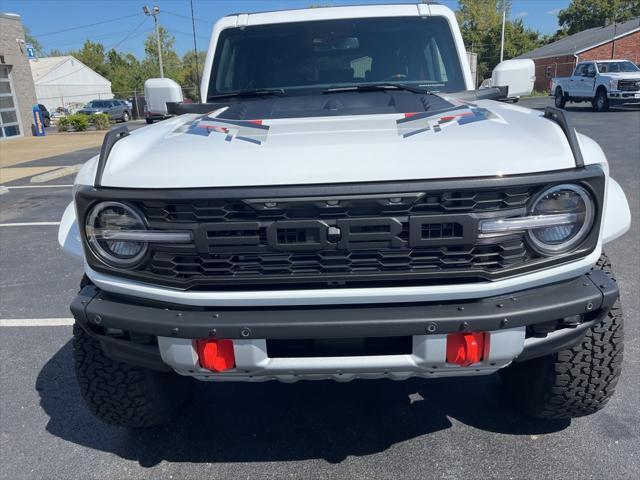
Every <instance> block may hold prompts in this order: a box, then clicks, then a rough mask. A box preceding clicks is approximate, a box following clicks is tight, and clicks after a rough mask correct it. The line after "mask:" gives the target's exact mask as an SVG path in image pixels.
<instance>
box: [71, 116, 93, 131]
mask: <svg viewBox="0 0 640 480" xmlns="http://www.w3.org/2000/svg"><path fill="white" fill-rule="evenodd" d="M68 118H69V123H70V124H71V126H72V127H73V130H74V131H76V132H84V131H85V130H86V129H87V128H89V116H88V115H83V114H82V113H74V114H73V115H71V116H70V117H68Z"/></svg>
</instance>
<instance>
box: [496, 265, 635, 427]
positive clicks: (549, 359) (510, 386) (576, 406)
mask: <svg viewBox="0 0 640 480" xmlns="http://www.w3.org/2000/svg"><path fill="white" fill-rule="evenodd" d="M594 268H598V269H601V270H603V271H605V272H606V273H607V274H609V275H611V263H610V262H609V259H608V258H607V256H606V255H604V254H603V255H602V256H601V257H600V260H599V261H598V263H597V265H596V266H595V267H594ZM623 329H624V321H623V316H622V309H621V307H620V303H619V300H616V302H615V304H614V305H613V307H612V308H611V310H610V311H609V313H608V315H607V316H606V317H605V318H604V319H603V320H602V321H600V322H599V323H598V324H596V325H594V326H593V327H591V328H590V329H589V330H587V332H586V334H585V336H584V338H583V339H582V341H581V342H580V344H578V345H576V346H575V347H573V348H569V349H566V350H561V351H559V352H557V353H555V354H553V355H548V356H545V357H540V358H535V359H532V360H528V361H525V362H515V363H513V364H511V365H510V366H509V367H507V368H506V369H503V370H501V371H500V376H501V377H502V381H503V382H504V385H505V387H506V389H507V392H508V393H509V395H510V397H511V398H512V400H513V401H514V403H515V405H516V406H517V407H518V408H519V409H520V410H521V411H523V413H525V414H527V415H531V416H534V417H538V418H574V417H581V416H584V415H590V414H592V413H595V412H597V411H598V410H600V409H601V408H603V407H604V406H605V405H606V403H607V402H608V401H609V399H610V398H611V396H612V395H613V393H614V390H615V387H616V384H617V383H618V378H619V377H620V372H621V369H622V356H623V349H624V346H623V341H622V340H623Z"/></svg>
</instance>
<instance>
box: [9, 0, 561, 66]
mask: <svg viewBox="0 0 640 480" xmlns="http://www.w3.org/2000/svg"><path fill="white" fill-rule="evenodd" d="M569 1H570V0H513V2H512V10H511V17H510V18H511V19H515V18H521V19H522V21H523V22H524V24H525V25H526V26H527V27H530V28H532V29H534V30H537V31H539V32H541V33H543V34H547V33H553V32H555V31H556V30H557V29H558V20H557V14H558V12H559V11H560V9H562V8H565V7H566V6H567V5H568V4H569ZM145 2H146V4H147V5H149V6H150V7H151V6H153V5H157V6H158V7H160V14H159V16H158V20H159V22H160V24H161V25H163V26H164V27H166V28H167V29H168V30H169V32H170V33H171V34H173V35H174V37H175V39H176V44H175V47H176V51H177V52H178V53H179V54H180V55H182V54H183V53H184V52H186V51H187V50H192V49H193V34H192V28H191V9H190V4H189V0H155V1H154V0H139V1H138V0H0V11H2V12H3V13H18V14H20V15H21V16H22V21H23V23H24V25H25V26H27V27H28V28H29V30H30V31H31V33H32V35H34V36H35V37H36V38H37V39H38V40H39V41H40V43H41V44H42V45H43V47H44V50H45V51H49V50H52V49H57V50H62V51H67V50H73V49H79V48H80V47H82V44H83V43H84V41H85V40H87V39H89V40H91V41H94V42H100V43H102V44H104V45H105V47H107V49H109V48H111V47H115V48H116V49H117V50H120V51H125V52H130V53H133V54H134V55H136V56H138V57H139V58H141V57H143V56H144V45H143V43H144V39H145V38H146V36H147V35H148V34H149V33H151V32H153V28H154V26H153V19H152V18H150V17H146V16H145V15H144V13H143V11H142V6H143V5H145ZM439 2H440V3H442V4H444V5H447V6H448V7H450V8H452V9H454V10H455V9H456V8H457V4H458V2H457V0H439ZM366 3H413V2H412V0H194V1H193V5H194V14H195V15H194V16H195V18H196V22H195V26H196V41H197V44H198V50H206V48H207V45H208V42H209V37H210V34H211V29H212V26H213V23H214V22H215V21H216V20H217V19H219V18H220V17H222V16H224V15H227V14H229V13H239V12H247V13H250V12H259V11H265V10H284V9H287V8H304V7H306V6H308V5H310V4H330V5H350V4H351V5H352V4H366ZM123 17H124V18H123ZM110 20H113V21H110ZM99 22H100V24H99V25H94V24H96V23H99Z"/></svg>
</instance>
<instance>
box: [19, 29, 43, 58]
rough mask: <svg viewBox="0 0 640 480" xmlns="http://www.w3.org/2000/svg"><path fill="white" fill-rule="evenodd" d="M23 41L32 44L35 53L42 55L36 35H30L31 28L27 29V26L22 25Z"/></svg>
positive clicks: (40, 45)
mask: <svg viewBox="0 0 640 480" xmlns="http://www.w3.org/2000/svg"><path fill="white" fill-rule="evenodd" d="M24 41H25V42H26V43H30V44H31V45H33V49H34V50H35V51H36V53H38V54H40V55H42V54H43V53H44V52H43V49H42V44H41V43H40V42H39V41H38V39H37V38H36V37H34V36H33V35H31V30H30V29H29V27H26V26H25V27H24Z"/></svg>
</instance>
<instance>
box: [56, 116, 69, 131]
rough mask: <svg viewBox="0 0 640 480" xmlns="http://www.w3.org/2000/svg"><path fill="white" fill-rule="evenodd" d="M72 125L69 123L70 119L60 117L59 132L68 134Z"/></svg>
mask: <svg viewBox="0 0 640 480" xmlns="http://www.w3.org/2000/svg"><path fill="white" fill-rule="evenodd" d="M70 125H71V123H70V122H69V117H60V118H59V119H58V131H59V132H66V131H68V130H69V126H70Z"/></svg>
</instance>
